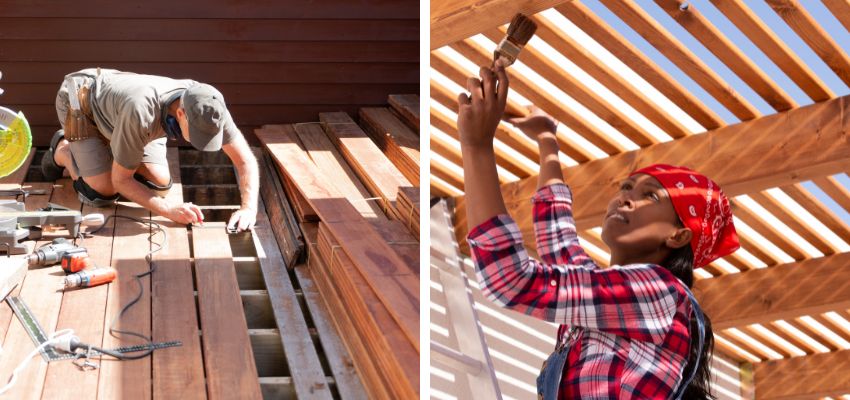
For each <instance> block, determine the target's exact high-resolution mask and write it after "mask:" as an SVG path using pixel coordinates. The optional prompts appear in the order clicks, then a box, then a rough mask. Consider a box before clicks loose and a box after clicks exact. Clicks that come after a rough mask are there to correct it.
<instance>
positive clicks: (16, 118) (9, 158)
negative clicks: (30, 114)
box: [0, 107, 32, 178]
mask: <svg viewBox="0 0 850 400" xmlns="http://www.w3.org/2000/svg"><path fill="white" fill-rule="evenodd" d="M31 148H32V132H31V131H30V126H29V123H28V122H27V119H26V117H24V114H23V113H16V112H14V111H12V110H10V109H8V108H5V107H0V178H2V177H4V176H7V175H10V174H11V173H12V172H15V171H16V170H17V169H18V168H20V167H21V165H22V164H23V163H24V161H26V159H27V157H29V153H30V149H31Z"/></svg>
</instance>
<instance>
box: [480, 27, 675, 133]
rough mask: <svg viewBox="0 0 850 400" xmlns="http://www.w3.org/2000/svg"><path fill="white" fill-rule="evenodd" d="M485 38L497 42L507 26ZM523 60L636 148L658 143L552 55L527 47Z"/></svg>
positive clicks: (489, 31) (487, 32)
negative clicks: (556, 61) (565, 68)
mask: <svg viewBox="0 0 850 400" xmlns="http://www.w3.org/2000/svg"><path fill="white" fill-rule="evenodd" d="M483 34H484V35H485V36H487V38H488V39H490V40H492V41H493V42H495V43H498V42H499V40H501V38H502V37H504V36H505V35H506V34H507V28H499V29H490V30H488V31H485V32H484V33H483ZM522 63H523V64H525V65H526V66H528V67H529V68H531V69H533V70H534V71H535V72H537V73H538V74H540V76H542V77H543V78H544V79H546V80H547V81H549V82H550V83H551V84H552V85H554V86H555V87H556V88H558V89H560V90H561V91H563V92H564V93H566V94H567V95H568V96H570V97H572V98H573V99H575V100H576V101H578V102H579V103H581V105H583V106H584V107H587V109H588V110H590V111H592V112H593V113H594V114H596V116H598V117H599V118H600V119H601V120H603V121H605V122H606V123H608V124H609V125H611V127H613V128H614V129H616V130H617V131H619V132H620V133H622V134H623V136H625V137H627V138H628V139H629V140H631V141H632V142H634V143H635V144H637V145H638V146H639V147H646V146H649V145H651V144H654V143H658V142H659V140H658V139H656V138H655V137H654V136H652V134H650V133H649V132H647V131H646V130H645V129H643V128H642V127H641V126H640V125H638V124H637V123H636V122H635V121H634V120H632V119H631V118H629V117H628V116H626V115H625V114H624V113H623V112H622V111H621V110H620V109H619V108H617V107H614V106H613V105H611V104H610V103H608V102H607V101H606V100H605V99H603V98H602V96H600V95H599V94H598V93H596V91H595V90H593V89H591V88H589V87H587V85H585V83H584V82H582V81H581V80H580V79H579V78H578V77H575V76H573V75H572V74H570V73H568V72H566V71H564V68H563V67H562V66H560V65H557V64H556V63H555V61H553V60H552V59H551V58H549V57H547V56H545V55H544V54H543V53H541V52H540V51H539V50H537V49H536V48H534V47H533V46H526V47H525V49H523V52H522Z"/></svg>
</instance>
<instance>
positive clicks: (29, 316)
mask: <svg viewBox="0 0 850 400" xmlns="http://www.w3.org/2000/svg"><path fill="white" fill-rule="evenodd" d="M6 302H7V303H9V306H10V307H12V311H14V313H15V315H16V316H17V317H18V319H19V320H20V321H21V324H22V325H23V326H24V330H25V331H27V334H28V335H29V336H30V338H32V341H33V343H35V345H36V346H41V344H42V343H44V342H46V341H47V340H48V337H47V334H45V333H44V329H42V328H41V325H39V323H38V320H37V319H36V318H35V315H33V313H32V311H31V310H30V308H29V306H27V304H26V303H24V301H23V300H21V299H20V298H18V297H14V296H9V297H7V298H6ZM182 345H183V343H182V342H180V341H177V340H175V341H171V342H159V343H150V344H142V345H137V346H127V347H118V348H115V349H109V350H110V351H114V352H118V353H134V352H137V351H147V350H157V349H164V348H167V347H176V346H182ZM101 354H102V353H100V352H99V351H95V350H92V351H90V352H88V353H86V355H87V356H88V357H96V356H99V355H101ZM41 356H42V358H44V361H46V362H51V361H59V360H73V359H76V358H79V353H77V354H72V353H66V352H64V351H56V350H54V349H53V347H52V346H44V347H42V348H41Z"/></svg>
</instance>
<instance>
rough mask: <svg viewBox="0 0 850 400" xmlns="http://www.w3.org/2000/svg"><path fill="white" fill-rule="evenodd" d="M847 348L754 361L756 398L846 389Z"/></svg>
mask: <svg viewBox="0 0 850 400" xmlns="http://www.w3.org/2000/svg"><path fill="white" fill-rule="evenodd" d="M848 369H850V350H842V351H836V352H830V353H824V354H813V355H809V356H805V357H794V358H789V359H783V360H774V361H766V362H761V363H757V364H755V371H754V378H755V393H756V394H757V396H758V398H759V399H816V398H822V397H825V396H841V395H843V394H846V393H847V392H850V374H848V373H847V370H848Z"/></svg>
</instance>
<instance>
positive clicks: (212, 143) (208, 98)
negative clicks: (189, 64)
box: [182, 83, 228, 151]
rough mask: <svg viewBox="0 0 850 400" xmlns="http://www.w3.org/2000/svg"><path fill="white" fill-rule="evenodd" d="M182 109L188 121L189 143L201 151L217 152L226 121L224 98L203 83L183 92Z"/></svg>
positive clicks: (219, 148)
mask: <svg viewBox="0 0 850 400" xmlns="http://www.w3.org/2000/svg"><path fill="white" fill-rule="evenodd" d="M182 99H183V109H185V110H186V118H187V119H188V120H189V142H190V143H192V146H194V147H195V148H196V149H198V150H201V151H219V150H221V142H222V138H223V136H224V124H225V122H226V121H227V116H228V114H227V106H225V105H224V96H222V94H221V92H219V91H218V90H216V89H215V88H214V87H212V86H210V85H207V84H205V83H200V84H197V85H194V86H192V87H190V88H188V89H186V91H185V92H183V97H182Z"/></svg>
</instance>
